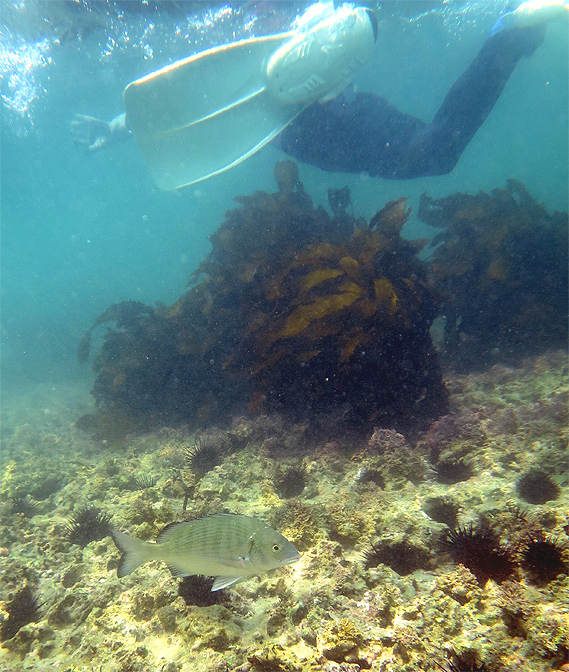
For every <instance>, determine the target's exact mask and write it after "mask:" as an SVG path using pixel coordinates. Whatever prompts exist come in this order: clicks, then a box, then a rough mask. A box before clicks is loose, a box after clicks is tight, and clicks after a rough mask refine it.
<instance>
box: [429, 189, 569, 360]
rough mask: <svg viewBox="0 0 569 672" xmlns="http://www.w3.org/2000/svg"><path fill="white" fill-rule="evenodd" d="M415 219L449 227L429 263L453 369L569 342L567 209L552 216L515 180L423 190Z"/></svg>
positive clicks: (541, 350)
mask: <svg viewBox="0 0 569 672" xmlns="http://www.w3.org/2000/svg"><path fill="white" fill-rule="evenodd" d="M418 217H419V218H420V219H421V220H423V221H424V222H426V223H427V224H429V225H430V226H434V227H437V228H442V229H444V230H443V231H442V232H441V233H440V234H439V235H437V236H436V237H435V238H434V240H433V241H432V245H437V246H438V247H437V248H436V249H435V251H434V252H433V255H432V262H431V266H430V271H431V276H432V279H433V282H434V286H435V288H436V289H437V290H438V291H439V292H440V293H441V296H442V313H443V314H444V316H445V318H446V322H445V351H446V355H447V356H448V358H449V359H450V361H451V362H452V363H453V366H455V367H462V368H471V367H472V366H480V365H481V364H483V363H484V362H488V361H489V362H493V361H496V360H500V361H504V360H507V359H510V360H516V359H519V358H520V357H522V356H525V355H527V354H532V353H537V352H543V351H544V350H545V349H547V348H555V347H561V348H563V347H565V346H566V345H567V337H568V331H567V325H568V320H567V317H568V313H567V306H568V296H569V292H568V268H567V262H568V225H567V222H568V220H567V213H560V212H555V213H553V214H552V215H550V214H548V212H547V211H546V210H545V208H544V207H543V206H542V205H540V204H538V203H536V201H534V200H533V198H532V197H531V196H530V194H529V193H528V191H527V190H526V188H525V187H524V185H523V184H522V183H521V182H518V181H517V180H508V185H507V187H506V188H505V189H493V190H492V192H491V194H486V193H484V192H480V193H479V194H477V195H476V196H472V195H470V194H453V195H452V196H447V197H446V198H441V199H438V200H435V199H432V198H430V197H428V196H427V195H426V194H423V196H422V197H421V204H420V206H419V212H418Z"/></svg>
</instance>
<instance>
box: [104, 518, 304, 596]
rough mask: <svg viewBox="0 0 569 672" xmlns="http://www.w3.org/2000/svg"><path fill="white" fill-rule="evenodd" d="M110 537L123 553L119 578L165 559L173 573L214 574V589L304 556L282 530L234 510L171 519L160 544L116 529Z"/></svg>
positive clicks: (175, 574) (177, 574)
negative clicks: (138, 568) (198, 516)
mask: <svg viewBox="0 0 569 672" xmlns="http://www.w3.org/2000/svg"><path fill="white" fill-rule="evenodd" d="M111 535H112V538H113V541H114V542H115V544H116V546H117V548H118V549H119V550H120V551H121V553H122V555H121V558H120V562H119V566H118V569H117V575H118V576H119V578H120V577H123V576H126V575H127V574H130V573H131V572H133V571H134V570H135V569H136V568H137V567H140V566H142V565H144V564H146V563H147V562H150V561H151V560H161V561H162V562H165V563H166V564H167V565H168V567H169V569H170V571H171V572H172V576H177V577H181V576H191V575H193V574H203V575H204V576H214V577H215V582H214V584H213V587H212V590H220V589H221V588H227V587H228V586H231V585H233V584H234V583H237V582H238V581H241V580H242V579H246V578H248V577H250V576H254V575H258V574H263V573H264V572H267V571H269V570H271V569H277V568H278V567H284V565H288V564H290V563H292V562H296V561H297V560H298V559H299V558H300V553H299V552H298V551H297V550H296V548H295V547H294V546H293V545H292V544H291V543H290V541H288V539H285V537H283V535H282V534H281V533H280V532H277V531H276V530H274V529H273V528H272V527H270V526H269V525H267V524H266V523H264V522H263V521H261V520H257V519H256V518H252V517H250V516H241V515H238V514H234V513H219V514H215V515H212V516H205V517H204V518H198V519H197V520H190V521H188V522H185V523H171V524H170V525H168V526H167V527H166V528H164V530H162V532H161V533H160V534H159V535H158V538H157V539H156V543H150V542H147V541H142V540H140V539H136V538H135V537H131V536H130V535H129V534H126V533H125V532H119V531H118V530H114V529H113V530H111Z"/></svg>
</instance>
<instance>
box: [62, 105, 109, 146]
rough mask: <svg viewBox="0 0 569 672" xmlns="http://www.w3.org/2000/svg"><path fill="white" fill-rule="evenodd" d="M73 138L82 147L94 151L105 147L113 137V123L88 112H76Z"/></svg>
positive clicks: (72, 130)
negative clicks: (88, 114) (90, 115)
mask: <svg viewBox="0 0 569 672" xmlns="http://www.w3.org/2000/svg"><path fill="white" fill-rule="evenodd" d="M70 130H71V139H72V140H73V142H74V143H75V144H76V145H77V146H78V147H81V149H85V150H87V151H89V152H94V151H96V150H98V149H101V148H102V147H104V146H105V145H106V144H107V143H108V142H109V139H110V137H111V134H112V131H111V125H110V124H109V122H108V121H102V120H101V119H96V118H95V117H89V116H87V115H86V114H76V115H75V116H74V117H73V121H72V122H71V129H70Z"/></svg>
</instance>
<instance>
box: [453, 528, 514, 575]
mask: <svg viewBox="0 0 569 672" xmlns="http://www.w3.org/2000/svg"><path fill="white" fill-rule="evenodd" d="M441 545H442V547H443V549H444V550H445V551H446V553H447V554H448V555H449V556H450V558H451V559H452V560H453V561H454V562H457V563H460V564H462V565H464V566H465V567H468V569H469V570H470V571H471V572H472V573H473V574H474V576H475V577H476V579H477V580H478V582H479V583H480V585H481V586H483V585H484V584H485V583H486V581H487V580H488V579H493V580H494V581H496V582H497V583H501V582H502V581H505V580H506V579H508V578H511V577H512V576H513V575H514V573H515V568H516V567H515V563H514V560H513V558H512V551H511V549H510V548H509V547H508V546H504V545H502V543H501V542H500V538H499V537H498V535H497V534H496V533H495V532H494V531H493V530H492V529H491V528H489V527H487V526H482V527H480V528H479V529H474V528H473V527H472V524H471V525H469V526H468V527H456V528H453V529H451V530H448V531H447V532H446V534H445V535H444V536H443V538H442V540H441Z"/></svg>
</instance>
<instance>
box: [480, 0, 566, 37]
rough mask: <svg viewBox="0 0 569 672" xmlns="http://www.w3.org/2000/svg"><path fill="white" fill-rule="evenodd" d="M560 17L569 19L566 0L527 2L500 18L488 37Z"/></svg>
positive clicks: (530, 0)
mask: <svg viewBox="0 0 569 672" xmlns="http://www.w3.org/2000/svg"><path fill="white" fill-rule="evenodd" d="M562 17H565V18H569V2H567V1H566V0H527V2H522V4H521V5H520V6H519V7H518V8H517V9H515V10H514V11H513V12H508V13H506V14H504V15H503V16H501V17H500V18H499V19H498V21H497V22H496V23H495V24H494V27H493V28H492V30H491V31H490V35H494V34H495V33H498V32H499V31H500V30H504V29H507V28H525V27H527V26H535V25H537V24H540V23H545V22H546V21H549V20H550V19H557V18H562Z"/></svg>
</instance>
